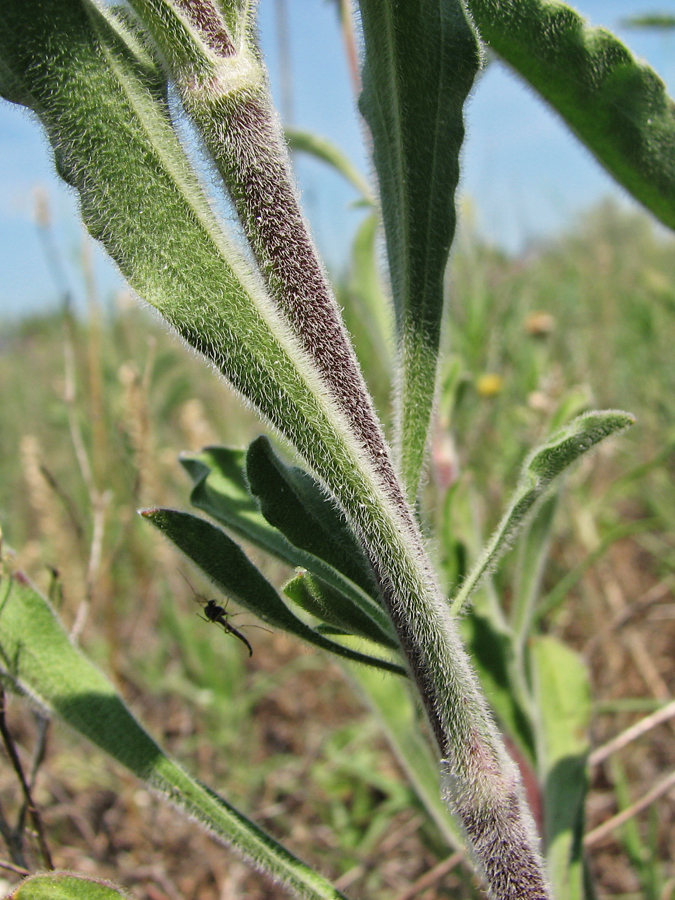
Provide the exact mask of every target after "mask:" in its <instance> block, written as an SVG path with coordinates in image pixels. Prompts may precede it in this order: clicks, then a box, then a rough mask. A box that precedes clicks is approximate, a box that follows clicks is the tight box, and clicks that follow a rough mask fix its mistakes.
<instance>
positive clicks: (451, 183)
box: [359, 0, 479, 501]
mask: <svg viewBox="0 0 675 900" xmlns="http://www.w3.org/2000/svg"><path fill="white" fill-rule="evenodd" d="M359 6H360V9H361V19H362V22H363V33H364V42H365V63H364V71H363V93H362V96H361V101H360V105H361V110H362V112H363V114H364V115H365V117H366V120H367V122H368V125H369V126H370V131H371V133H372V137H373V154H374V161H375V167H376V170H377V176H378V181H379V187H380V197H381V204H382V217H383V219H384V229H385V235H386V242H387V255H388V258H389V270H390V273H391V285H392V291H393V296H394V307H395V310H396V329H397V341H398V346H399V357H400V359H399V364H400V369H401V374H400V383H399V385H398V389H397V398H398V406H399V408H398V413H397V415H398V423H397V429H398V441H399V446H398V452H399V455H400V465H401V471H402V475H403V481H404V483H405V485H406V487H407V489H408V496H409V497H410V498H411V499H412V500H413V501H414V500H415V499H416V497H417V491H418V485H419V479H420V475H421V472H422V466H423V462H424V456H425V452H426V442H427V432H428V428H429V420H430V416H431V409H432V404H433V400H434V393H435V385H436V369H437V358H438V348H439V338H440V328H441V316H442V312H443V276H444V272H445V266H446V263H447V258H448V252H449V250H450V245H451V243H452V239H453V235H454V230H455V208H454V194H455V189H456V186H457V181H458V178H459V150H460V147H461V144H462V140H463V138H464V124H463V119H462V107H463V104H464V101H465V99H466V96H467V94H468V92H469V90H470V89H471V85H472V84H473V79H474V76H475V74H476V72H477V69H478V62H479V56H478V46H477V42H476V38H475V35H474V33H473V31H472V29H471V27H470V25H469V23H468V21H467V18H466V15H465V13H464V8H463V6H462V4H461V2H459V0H442V2H439V3H429V2H425V0H406V2H398V0H360V3H359Z"/></svg>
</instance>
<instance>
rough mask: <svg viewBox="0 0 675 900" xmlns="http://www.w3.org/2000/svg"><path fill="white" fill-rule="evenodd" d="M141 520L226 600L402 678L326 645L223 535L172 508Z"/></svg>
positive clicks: (385, 665) (378, 662)
mask: <svg viewBox="0 0 675 900" xmlns="http://www.w3.org/2000/svg"><path fill="white" fill-rule="evenodd" d="M143 516H144V517H145V518H146V519H148V520H149V521H150V522H152V524H153V525H155V526H156V527H157V528H158V529H159V530H160V531H161V532H162V533H163V534H164V535H166V536H167V537H168V538H169V539H170V540H171V541H173V543H174V544H175V545H176V546H177V547H178V548H179V549H180V550H182V552H183V553H185V555H186V556H187V557H188V558H189V559H191V560H192V562H193V563H194V564H195V565H196V566H198V567H199V568H200V569H201V570H202V572H203V573H204V574H205V575H206V576H207V578H210V579H211V581H213V583H214V584H215V585H216V586H217V587H218V588H219V590H221V591H222V592H223V593H224V594H225V596H226V597H231V598H232V599H233V600H236V602H237V603H239V604H240V605H241V606H243V607H244V608H245V609H248V610H250V611H251V612H253V613H255V615H257V616H258V617H259V618H260V619H262V621H263V622H266V623H267V624H268V625H272V626H273V627H275V628H280V629H282V630H284V631H288V632H290V634H294V635H296V636H297V637H299V638H302V639H303V640H305V641H307V642H308V643H310V644H314V645H315V646H317V647H320V648H321V649H322V650H329V651H330V652H332V653H337V654H338V655H339V656H345V657H346V658H348V659H353V660H355V661H356V662H362V663H364V664H365V665H369V666H375V667H376V668H381V669H385V670H386V671H388V672H396V673H398V674H399V675H405V674H406V673H405V669H403V668H402V667H401V666H400V665H397V664H396V663H393V662H390V661H389V660H386V659H379V658H377V657H373V656H368V655H366V654H363V653H357V652H355V651H353V650H351V649H350V648H349V647H346V646H343V645H342V644H338V643H336V642H335V641H330V640H328V639H327V638H325V637H323V635H321V634H318V633H317V632H316V631H314V629H312V628H310V627H309V625H305V623H304V622H303V621H302V620H301V619H299V618H298V617H297V616H295V615H294V614H293V613H292V612H291V611H290V609H289V608H288V607H287V606H286V604H285V603H284V601H283V600H282V599H281V597H280V596H279V594H278V593H277V592H276V591H275V589H274V588H273V587H272V585H271V584H270V583H269V581H267V580H266V579H265V578H264V576H263V575H261V573H260V572H259V571H258V569H256V567H255V566H254V565H253V563H252V562H251V561H250V560H249V558H248V557H247V556H246V554H245V553H244V551H243V550H242V549H241V547H239V545H238V544H236V543H235V542H234V541H233V540H232V539H231V538H229V537H228V536H227V535H226V534H225V533H224V532H223V531H221V530H220V529H219V528H216V527H215V526H214V525H211V524H210V523H209V522H206V521H205V520H204V519H199V518H197V517H196V516H192V515H190V514H189V513H184V512H179V511H177V510H173V509H151V510H144V511H143Z"/></svg>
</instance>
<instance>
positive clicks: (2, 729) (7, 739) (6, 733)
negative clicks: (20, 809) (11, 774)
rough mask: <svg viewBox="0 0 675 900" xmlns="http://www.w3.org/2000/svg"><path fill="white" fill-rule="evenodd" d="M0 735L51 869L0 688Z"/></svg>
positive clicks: (44, 840) (44, 860) (45, 844)
mask: <svg viewBox="0 0 675 900" xmlns="http://www.w3.org/2000/svg"><path fill="white" fill-rule="evenodd" d="M0 734H2V739H3V742H4V744H5V749H6V750H7V755H8V756H9V758H10V761H11V763H12V767H13V769H14V771H15V772H16V777H17V778H18V779H19V784H20V785H21V790H22V791H23V796H24V800H25V804H26V808H27V810H28V814H29V816H30V818H31V822H32V823H33V827H34V828H35V833H36V835H37V840H38V845H39V847H40V853H41V854H42V860H43V863H44V866H45V868H46V869H53V868H54V864H53V863H52V857H51V853H50V852H49V847H48V846H47V840H46V838H45V833H44V829H43V827H42V819H41V818H40V813H39V812H38V809H37V807H36V805H35V803H34V802H33V797H32V794H31V790H30V787H29V786H28V782H27V781H26V779H25V777H24V774H23V768H22V766H21V760H20V759H19V755H18V753H17V752H16V747H15V745H14V739H13V738H12V735H11V732H10V730H9V728H8V727H7V721H6V719H5V692H4V690H3V689H2V687H0Z"/></svg>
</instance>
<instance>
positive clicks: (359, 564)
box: [246, 435, 377, 596]
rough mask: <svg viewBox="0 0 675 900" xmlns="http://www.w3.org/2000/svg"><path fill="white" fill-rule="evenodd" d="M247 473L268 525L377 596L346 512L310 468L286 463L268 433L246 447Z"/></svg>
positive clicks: (371, 575) (372, 577)
mask: <svg viewBox="0 0 675 900" xmlns="http://www.w3.org/2000/svg"><path fill="white" fill-rule="evenodd" d="M246 477H247V480H248V485H249V489H250V491H251V493H252V495H253V496H254V497H255V498H256V499H257V500H258V502H259V504H260V511H261V512H262V514H263V516H264V517H265V519H267V521H268V522H269V523H270V525H273V526H274V528H276V529H278V530H279V531H280V532H281V533H282V534H283V535H284V536H285V537H286V538H287V539H288V540H289V541H290V542H291V543H292V544H293V545H294V546H296V547H298V548H299V549H300V550H305V551H307V552H308V553H311V554H312V555H313V556H316V557H318V558H319V559H323V560H324V561H325V562H327V563H328V564H329V565H331V566H332V567H333V568H334V569H337V571H338V572H342V574H343V575H346V576H347V578H349V579H350V580H351V581H353V582H354V584H357V585H359V587H361V588H362V590H364V591H366V592H367V593H369V594H371V596H372V595H373V594H374V595H375V596H377V586H376V584H375V580H374V576H373V573H372V569H371V568H370V565H369V563H368V561H367V560H366V558H365V556H364V555H363V550H362V549H361V547H360V545H359V542H358V541H357V539H356V537H355V536H354V533H353V532H352V531H351V529H350V528H349V526H348V525H347V523H346V521H345V518H344V516H343V515H342V513H341V512H340V511H339V510H338V509H337V508H336V506H335V504H334V503H332V502H331V500H330V499H329V498H328V497H327V496H326V493H325V491H323V490H322V489H321V486H320V485H319V484H317V482H316V481H315V480H314V479H313V478H312V477H311V476H310V475H308V474H307V472H303V470H302V469H299V468H297V467H296V466H288V465H286V463H284V462H283V461H282V460H281V459H280V458H279V457H278V456H277V454H276V453H275V452H274V449H273V447H272V444H271V443H270V441H269V440H268V438H266V437H265V436H264V435H261V436H260V437H259V438H256V440H254V441H253V442H252V443H251V444H250V446H249V448H248V452H247V454H246Z"/></svg>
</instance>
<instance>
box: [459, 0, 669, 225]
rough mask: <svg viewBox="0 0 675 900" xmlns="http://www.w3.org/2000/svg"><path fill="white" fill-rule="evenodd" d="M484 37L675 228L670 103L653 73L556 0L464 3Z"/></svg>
mask: <svg viewBox="0 0 675 900" xmlns="http://www.w3.org/2000/svg"><path fill="white" fill-rule="evenodd" d="M467 6H468V8H469V10H470V11H471V14H472V15H473V18H474V21H475V23H476V25H477V26H478V30H479V31H480V35H481V37H482V38H483V39H484V40H485V41H487V43H488V44H489V45H490V46H491V47H492V49H493V50H495V51H496V52H497V53H498V54H499V55H500V56H501V57H502V59H504V60H505V62H507V63H508V64H509V65H510V66H512V67H513V69H515V71H516V72H518V74H519V75H521V76H522V77H523V78H524V79H525V80H526V81H528V82H529V83H530V84H531V85H532V87H533V88H535V90H537V91H538V92H539V93H540V94H541V96H542V97H543V98H544V100H546V101H547V102H548V103H550V104H551V106H552V107H553V108H554V109H555V110H556V111H557V112H558V113H559V114H560V115H561V116H562V117H563V119H564V120H565V122H567V124H568V125H569V126H570V128H571V129H572V131H573V132H574V133H575V134H576V135H577V137H578V138H580V139H581V140H582V141H583V142H584V143H585V144H586V146H587V147H588V149H589V150H590V151H591V152H592V153H593V154H594V155H595V157H596V159H597V160H598V161H599V162H600V163H601V164H602V165H603V166H604V167H605V168H606V169H607V170H608V172H610V174H611V175H613V176H614V178H616V180H617V181H618V182H619V184H621V185H623V186H624V187H625V188H626V189H627V190H628V191H630V193H631V194H632V195H633V196H634V197H635V198H636V199H637V200H639V201H640V202H641V203H643V204H644V205H645V206H646V207H647V209H649V210H650V211H651V212H652V213H654V215H655V216H657V217H658V218H659V219H660V220H661V221H662V222H663V223H664V224H665V225H669V226H670V227H671V228H675V103H673V101H672V100H671V99H670V97H669V96H668V94H667V93H666V89H665V86H664V84H663V82H662V81H661V79H660V78H659V77H658V75H657V74H656V73H655V72H654V71H653V70H652V69H650V68H649V66H647V65H646V64H645V63H643V62H641V61H640V60H638V59H636V58H635V57H634V56H633V54H632V53H631V52H630V50H628V48H627V47H626V46H625V45H624V44H622V43H621V41H620V40H619V39H618V38H616V37H615V36H614V35H613V34H611V33H610V32H608V31H606V30H605V29H604V28H593V27H591V26H590V25H588V24H587V23H586V22H585V21H584V20H583V19H582V17H581V16H580V15H579V13H578V12H576V10H574V9H572V8H571V7H569V6H567V5H566V4H564V3H559V2H557V0H553V2H551V0H518V2H514V0H467Z"/></svg>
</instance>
